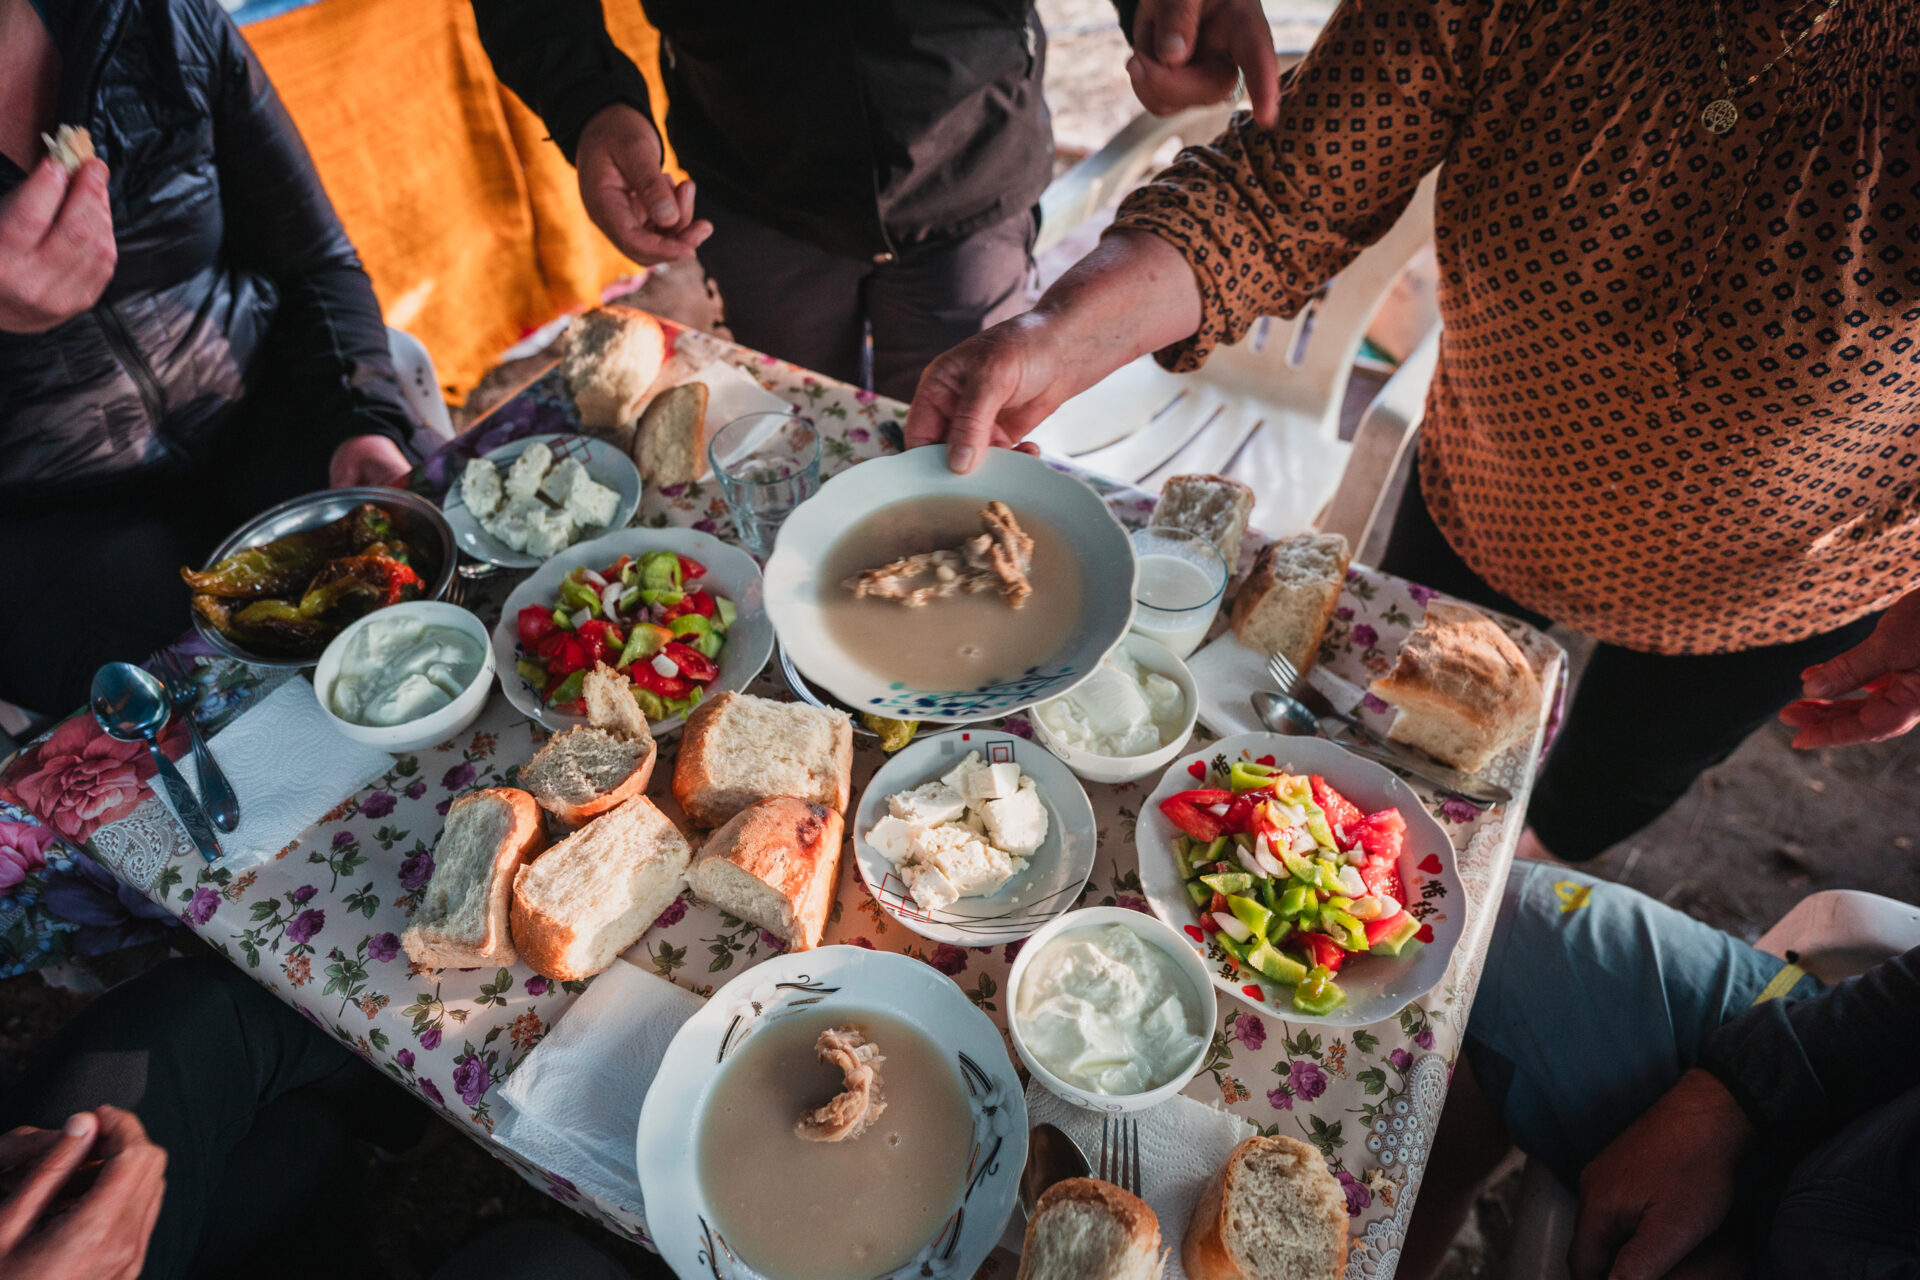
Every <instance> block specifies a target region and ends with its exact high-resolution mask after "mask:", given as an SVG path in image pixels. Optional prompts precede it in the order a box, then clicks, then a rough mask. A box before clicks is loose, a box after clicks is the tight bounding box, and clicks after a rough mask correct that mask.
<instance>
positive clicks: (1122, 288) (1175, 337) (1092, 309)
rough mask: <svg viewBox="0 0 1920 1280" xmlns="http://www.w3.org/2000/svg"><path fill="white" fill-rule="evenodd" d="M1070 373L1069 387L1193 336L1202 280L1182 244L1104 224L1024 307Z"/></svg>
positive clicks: (1083, 384) (1082, 384)
mask: <svg viewBox="0 0 1920 1280" xmlns="http://www.w3.org/2000/svg"><path fill="white" fill-rule="evenodd" d="M1029 322H1030V323H1033V324H1035V325H1037V326H1040V327H1041V328H1042V329H1043V331H1044V332H1045V335H1046V338H1047V340H1048V342H1049V343H1051V344H1052V345H1053V346H1054V349H1055V350H1056V351H1057V352H1058V353H1059V357H1060V360H1061V362H1062V367H1063V368H1066V369H1070V370H1074V371H1075V372H1076V375H1077V376H1076V377H1075V379H1074V380H1075V381H1076V382H1079V383H1080V385H1079V386H1077V387H1075V388H1074V391H1073V393H1074V394H1077V393H1078V392H1080V391H1084V390H1086V388H1087V387H1090V386H1092V385H1093V384H1094V383H1096V382H1098V381H1100V380H1101V379H1102V378H1104V377H1106V376H1107V375H1108V374H1109V373H1111V372H1113V371H1114V370H1115V369H1118V368H1120V367H1121V366H1122V365H1125V364H1127V363H1129V362H1131V361H1133V360H1136V359H1138V358H1139V357H1140V356H1143V355H1147V354H1149V353H1150V352H1154V351H1158V350H1160V349H1161V348H1162V347H1166V346H1169V345H1171V344H1173V343H1175V342H1179V341H1180V340H1181V339H1183V338H1186V337H1189V336H1190V335H1192V333H1193V332H1194V330H1196V329H1197V328H1199V325H1200V286H1199V284H1198V283H1197V282H1196V281H1195V280H1194V277H1193V271H1192V269H1191V268H1189V267H1188V266H1187V260H1186V258H1185V257H1184V256H1183V255H1182V254H1181V252H1180V250H1178V249H1177V248H1175V247H1174V246H1173V245H1171V244H1169V243H1167V242H1166V241H1165V240H1163V239H1161V238H1160V237H1159V236H1156V235H1153V234H1151V233H1149V232H1145V231H1109V232H1108V233H1107V234H1106V235H1105V236H1104V237H1102V238H1101V241H1100V243H1099V244H1098V245H1097V246H1096V247H1095V248H1094V250H1093V252H1092V253H1090V254H1088V255H1087V256H1086V257H1084V258H1082V259H1081V260H1080V261H1079V262H1077V263H1075V264H1074V265H1073V266H1072V267H1071V268H1070V269H1069V270H1068V271H1067V273H1066V274H1065V275H1063V276H1061V277H1060V279H1058V280H1057V281H1055V282H1054V284H1053V287H1052V288H1050V289H1048V290H1047V291H1046V293H1045V294H1044V295H1042V296H1041V298H1040V301H1039V302H1038V303H1036V304H1035V305H1034V308H1033V310H1032V312H1030V313H1029Z"/></svg>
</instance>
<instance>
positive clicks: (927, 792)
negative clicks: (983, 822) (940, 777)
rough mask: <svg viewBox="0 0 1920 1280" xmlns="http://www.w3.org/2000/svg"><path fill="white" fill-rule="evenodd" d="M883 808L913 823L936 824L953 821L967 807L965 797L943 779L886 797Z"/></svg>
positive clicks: (922, 825) (902, 819)
mask: <svg viewBox="0 0 1920 1280" xmlns="http://www.w3.org/2000/svg"><path fill="white" fill-rule="evenodd" d="M887 811H888V812H889V813H891V814H892V815H893V816H894V817H896V818H899V819H900V820H901V821H903V822H907V823H910V824H912V825H913V826H916V827H937V826H940V825H941V824H942V823H947V822H954V821H957V820H958V819H959V817H960V815H962V814H964V813H965V812H966V811H967V802H966V798H965V797H963V796H962V795H961V794H960V793H959V792H957V791H955V790H954V789H953V788H952V787H950V786H948V785H947V784H946V783H944V782H929V783H927V784H925V785H924V786H919V787H915V788H914V789H913V790H911V791H902V792H900V793H899V794H898V795H891V796H888V797H887Z"/></svg>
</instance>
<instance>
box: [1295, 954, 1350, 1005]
mask: <svg viewBox="0 0 1920 1280" xmlns="http://www.w3.org/2000/svg"><path fill="white" fill-rule="evenodd" d="M1346 1002H1347V993H1346V992H1344V991H1342V990H1341V989H1340V984H1339V983H1337V982H1335V981H1334V980H1333V974H1332V973H1330V972H1329V971H1328V970H1327V968H1326V966H1325V965H1318V964H1317V965H1315V966H1313V968H1311V969H1309V970H1308V971H1307V976H1306V977H1305V978H1304V979H1302V980H1301V982H1300V985H1299V986H1297V987H1295V988H1294V989H1293V1007H1294V1008H1296V1009H1298V1010H1300V1012H1302V1013H1310V1014H1314V1015H1316V1016H1324V1015H1326V1014H1329V1013H1332V1012H1333V1011H1334V1010H1335V1009H1338V1008H1339V1007H1340V1006H1341V1005H1343V1004H1345V1003H1346Z"/></svg>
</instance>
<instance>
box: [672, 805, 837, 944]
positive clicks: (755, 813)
mask: <svg viewBox="0 0 1920 1280" xmlns="http://www.w3.org/2000/svg"><path fill="white" fill-rule="evenodd" d="M845 835H846V822H845V820H844V819H843V818H841V816H840V815H839V814H838V813H837V812H835V811H834V810H832V809H829V808H827V806H825V805H823V804H819V803H817V802H815V801H812V800H801V799H798V798H796V797H793V796H775V797H774V798H772V799H770V800H762V801H760V802H759V803H757V804H750V805H748V806H747V807H746V808H744V809H742V810H741V811H740V812H739V813H736V814H735V815H734V816H733V817H731V818H729V819H728V820H727V822H726V824H725V825H724V826H722V827H721V828H720V829H719V830H718V831H715V832H714V833H713V835H712V836H711V837H709V839H708V840H707V843H706V845H705V847H704V848H702V849H701V850H700V853H699V854H698V855H697V856H696V857H695V859H694V865H693V868H692V869H691V870H690V871H689V872H688V875H687V879H688V880H689V881H695V880H696V878H697V877H698V875H699V873H700V867H701V864H703V863H709V862H717V861H725V862H730V863H732V864H733V865H734V866H736V867H738V868H739V869H740V870H742V871H744V872H746V873H747V874H748V875H750V876H752V877H753V878H754V879H755V880H758V881H759V882H760V883H761V884H764V885H766V886H767V887H768V888H769V889H771V890H773V891H774V892H775V893H777V894H779V895H780V896H781V898H783V899H784V900H785V901H786V903H787V906H788V908H789V909H790V910H791V912H792V915H793V928H792V930H791V936H789V937H787V938H786V942H787V949H788V950H790V951H809V950H811V949H813V948H814V947H817V946H819V945H820V934H821V932H822V931H823V930H824V929H825V928H826V927H827V913H828V912H829V911H830V910H832V908H833V898H834V890H835V887H836V886H837V884H838V882H839V876H840V850H841V848H842V846H843V844H844V840H845ZM695 892H696V893H698V892H699V890H698V888H697V887H696V889H695ZM768 927H770V928H773V931H774V932H775V933H779V932H780V930H779V929H778V928H777V927H774V926H768Z"/></svg>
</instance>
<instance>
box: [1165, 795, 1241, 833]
mask: <svg viewBox="0 0 1920 1280" xmlns="http://www.w3.org/2000/svg"><path fill="white" fill-rule="evenodd" d="M1205 794H1206V793H1205V792H1194V791H1189V792H1187V793H1185V794H1184V795H1177V796H1168V797H1167V798H1166V799H1165V800H1162V801H1161V802H1160V812H1161V813H1164V814H1166V815H1167V821H1169V822H1171V823H1173V825H1174V826H1176V827H1178V828H1180V830H1182V831H1184V832H1185V833H1186V834H1188V835H1190V836H1192V837H1193V838H1194V839H1195V840H1202V841H1205V842H1206V843H1208V844H1212V843H1213V842H1214V841H1215V840H1217V839H1219V838H1220V837H1221V836H1223V835H1225V834H1227V824H1226V820H1225V819H1224V818H1222V817H1220V815H1219V814H1216V813H1209V812H1208V811H1207V810H1205V809H1202V808H1200V807H1199V806H1197V805H1195V804H1194V803H1193V801H1191V800H1189V799H1187V798H1186V797H1187V796H1189V795H1205ZM1220 794H1225V793H1224V792H1222V793H1220Z"/></svg>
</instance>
